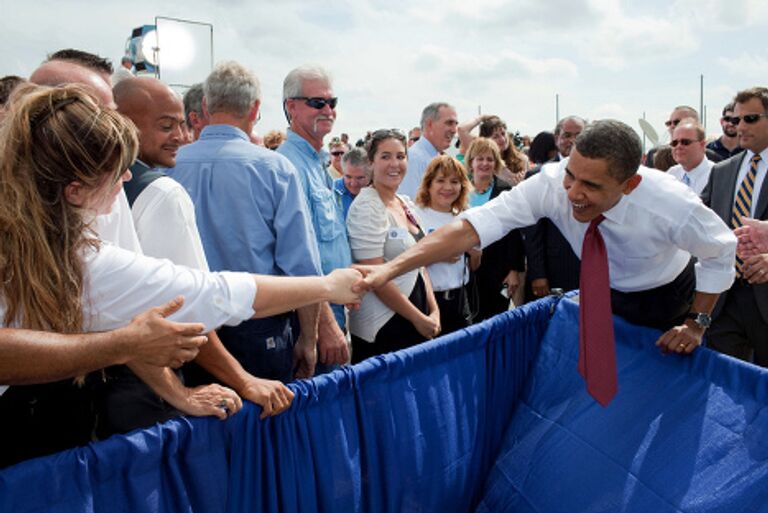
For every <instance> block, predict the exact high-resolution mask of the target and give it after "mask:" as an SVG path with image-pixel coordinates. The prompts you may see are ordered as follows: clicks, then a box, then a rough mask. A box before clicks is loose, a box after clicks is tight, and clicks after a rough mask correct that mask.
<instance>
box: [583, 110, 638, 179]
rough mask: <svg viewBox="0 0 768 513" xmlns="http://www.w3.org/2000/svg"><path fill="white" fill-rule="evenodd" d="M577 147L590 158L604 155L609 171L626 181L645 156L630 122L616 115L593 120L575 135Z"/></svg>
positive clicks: (615, 176) (598, 157)
mask: <svg viewBox="0 0 768 513" xmlns="http://www.w3.org/2000/svg"><path fill="white" fill-rule="evenodd" d="M575 147H576V151H578V152H579V153H580V154H581V155H582V156H584V157H586V158H588V159H604V160H606V161H607V162H608V173H609V174H610V175H611V176H612V177H614V178H615V179H616V180H618V181H619V182H624V181H626V180H628V179H629V178H631V177H632V176H633V175H634V174H635V173H637V168H638V167H640V161H641V160H642V158H643V147H642V144H641V143H640V137H638V135H637V133H635V131H634V130H632V128H631V127H630V126H629V125H626V124H624V123H622V122H621V121H616V120H615V119H602V120H600V121H595V122H593V123H590V124H589V125H587V126H586V127H585V128H584V131H583V132H581V134H580V135H579V136H578V137H577V138H576V142H575Z"/></svg>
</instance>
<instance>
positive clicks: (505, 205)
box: [459, 174, 546, 248]
mask: <svg viewBox="0 0 768 513" xmlns="http://www.w3.org/2000/svg"><path fill="white" fill-rule="evenodd" d="M545 188H546V184H545V183H544V182H543V180H541V175H540V174H539V175H536V176H533V177H531V178H530V179H528V180H526V181H524V182H522V183H520V184H518V185H516V186H515V187H513V188H512V189H511V190H509V191H504V192H502V193H501V194H499V195H498V196H497V197H496V198H494V199H492V200H491V201H489V202H488V203H486V204H485V205H483V206H481V207H475V208H470V209H469V210H466V211H464V212H462V213H461V214H460V215H459V217H460V218H461V219H466V220H467V221H469V223H470V224H471V225H472V227H473V228H474V229H475V231H476V232H477V234H478V235H479V236H480V247H481V248H484V247H486V246H488V245H489V244H493V243H494V242H496V241H497V240H499V239H501V238H502V237H503V236H505V235H506V234H507V233H509V232H510V231H511V230H514V229H515V228H522V227H525V226H530V225H532V224H534V223H536V221H537V220H538V219H539V217H541V215H542V214H541V212H539V211H538V210H539V209H538V208H537V205H536V204H535V201H534V202H531V201H529V199H534V200H535V199H536V198H543V197H545V193H544V189H545Z"/></svg>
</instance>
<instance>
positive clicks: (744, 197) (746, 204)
mask: <svg viewBox="0 0 768 513" xmlns="http://www.w3.org/2000/svg"><path fill="white" fill-rule="evenodd" d="M759 162H760V155H759V154H755V156H754V157H752V160H750V163H749V171H747V176H745V177H744V180H742V182H741V185H740V186H739V192H737V193H736V199H735V200H734V202H733V210H731V227H732V228H738V227H739V226H741V225H742V224H743V223H742V221H741V219H742V218H743V217H750V215H751V213H752V193H753V192H754V189H755V177H756V176H757V165H758V163H759ZM743 264H744V261H743V260H742V259H741V258H739V257H738V256H737V257H736V277H737V278H741V277H742V271H741V266H742V265H743Z"/></svg>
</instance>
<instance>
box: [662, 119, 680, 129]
mask: <svg viewBox="0 0 768 513" xmlns="http://www.w3.org/2000/svg"><path fill="white" fill-rule="evenodd" d="M679 124H680V120H679V119H668V120H667V121H665V122H664V125H666V126H668V127H670V126H677V125H679Z"/></svg>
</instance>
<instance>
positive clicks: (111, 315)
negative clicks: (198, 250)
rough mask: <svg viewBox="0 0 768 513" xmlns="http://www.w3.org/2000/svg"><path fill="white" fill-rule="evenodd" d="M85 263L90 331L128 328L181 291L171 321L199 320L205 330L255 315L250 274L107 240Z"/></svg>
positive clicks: (85, 303) (88, 326)
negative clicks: (178, 261) (176, 260)
mask: <svg viewBox="0 0 768 513" xmlns="http://www.w3.org/2000/svg"><path fill="white" fill-rule="evenodd" d="M85 264H86V269H87V272H86V282H85V284H86V290H87V291H88V293H87V294H86V296H85V300H84V304H83V312H84V316H85V320H86V326H87V329H88V330H89V331H103V330H111V329H115V328H119V327H121V326H125V325H126V324H128V323H129V322H130V321H131V319H132V318H133V317H135V316H136V315H138V314H140V313H142V312H144V311H146V310H148V309H150V308H153V307H156V306H161V305H163V304H165V303H166V302H168V301H169V300H171V299H173V298H175V297H176V296H178V295H183V296H184V305H183V306H182V307H181V309H180V310H179V311H178V312H176V313H175V314H173V315H172V316H171V317H170V319H172V320H175V321H180V322H200V323H203V324H204V325H205V329H206V331H210V330H212V329H215V328H218V327H219V326H221V325H223V324H226V325H237V324H239V323H241V322H242V321H244V320H246V319H249V318H251V317H252V316H253V315H254V311H253V301H254V299H255V297H256V282H255V280H254V279H253V276H252V275H251V274H248V273H234V272H218V273H210V272H204V271H200V270H197V269H190V268H188V267H185V266H182V265H174V264H173V263H172V262H171V261H170V260H160V259H155V258H151V257H147V256H144V255H139V254H137V253H132V252H130V251H126V250H123V249H120V248H117V247H114V246H111V245H108V244H104V245H103V246H102V247H101V249H100V250H99V251H98V252H94V251H92V250H89V253H88V254H87V255H86V258H85Z"/></svg>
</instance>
